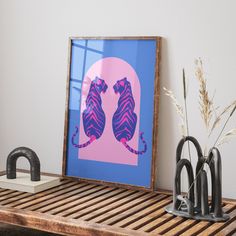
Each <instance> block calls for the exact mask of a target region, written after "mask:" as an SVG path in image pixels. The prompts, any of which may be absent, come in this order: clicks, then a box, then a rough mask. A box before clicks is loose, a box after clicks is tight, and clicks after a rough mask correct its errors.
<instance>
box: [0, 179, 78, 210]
mask: <svg viewBox="0 0 236 236" xmlns="http://www.w3.org/2000/svg"><path fill="white" fill-rule="evenodd" d="M74 185H76V183H73V182H69V181H67V182H65V183H64V182H63V184H61V185H58V186H56V187H53V188H50V189H48V190H45V191H42V192H39V193H36V194H31V193H30V194H29V193H25V194H24V195H22V196H21V197H19V198H18V199H17V200H16V201H14V200H13V201H12V200H11V199H9V201H7V202H6V203H5V202H4V204H3V205H6V206H7V207H14V206H16V205H18V204H19V203H20V204H22V203H26V202H30V201H32V200H35V199H37V198H40V197H43V196H46V195H48V194H52V193H55V192H58V191H60V190H62V189H64V188H67V187H70V186H74ZM0 203H1V202H0ZM1 204H2V203H1Z"/></svg>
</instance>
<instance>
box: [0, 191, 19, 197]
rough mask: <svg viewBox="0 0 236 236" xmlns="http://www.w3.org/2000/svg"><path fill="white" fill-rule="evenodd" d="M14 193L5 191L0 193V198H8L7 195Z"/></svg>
mask: <svg viewBox="0 0 236 236" xmlns="http://www.w3.org/2000/svg"><path fill="white" fill-rule="evenodd" d="M16 192H17V191H15V190H10V189H6V191H4V192H1V193H0V197H3V196H8V195H9V194H11V193H16Z"/></svg>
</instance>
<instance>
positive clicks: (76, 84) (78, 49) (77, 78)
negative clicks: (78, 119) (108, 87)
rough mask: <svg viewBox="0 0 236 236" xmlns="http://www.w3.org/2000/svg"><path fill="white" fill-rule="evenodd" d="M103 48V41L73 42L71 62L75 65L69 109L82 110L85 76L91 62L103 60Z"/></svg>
mask: <svg viewBox="0 0 236 236" xmlns="http://www.w3.org/2000/svg"><path fill="white" fill-rule="evenodd" d="M103 47H104V41H103V40H100V41H97V40H89V41H88V40H73V42H72V50H71V61H73V63H72V64H71V68H70V70H71V71H70V97H71V99H70V104H69V109H71V110H80V98H81V87H82V82H83V79H84V75H85V73H86V71H87V70H88V69H89V64H90V63H91V62H92V63H95V62H96V61H98V60H99V59H102V57H103ZM87 62H89V63H87ZM91 79H93V78H91ZM88 86H89V85H88Z"/></svg>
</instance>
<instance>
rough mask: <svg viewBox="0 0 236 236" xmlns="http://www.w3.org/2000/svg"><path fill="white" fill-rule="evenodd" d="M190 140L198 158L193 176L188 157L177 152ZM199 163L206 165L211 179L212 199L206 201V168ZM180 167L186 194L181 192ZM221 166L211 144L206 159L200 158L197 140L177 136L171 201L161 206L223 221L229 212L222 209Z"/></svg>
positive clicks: (179, 214)
mask: <svg viewBox="0 0 236 236" xmlns="http://www.w3.org/2000/svg"><path fill="white" fill-rule="evenodd" d="M187 141H189V142H191V143H193V145H194V147H195V148H196V151H197V155H198V162H197V165H196V170H195V178H196V181H194V174H193V167H192V165H191V163H190V161H189V160H187V159H181V154H182V150H183V146H184V144H185V142H187ZM203 165H208V166H209V168H210V172H211V182H212V200H211V203H208V182H207V172H206V171H205V170H204V169H203ZM183 167H185V168H186V169H187V175H188V182H189V192H188V195H187V196H186V197H183V196H182V195H181V172H182V170H183ZM221 169H222V166H221V156H220V152H219V150H218V149H217V148H216V147H213V148H212V149H211V150H210V152H209V155H208V157H207V159H204V157H203V154H202V149H201V147H200V145H199V143H198V141H197V140H196V139H195V138H194V137H191V136H187V137H185V138H183V139H181V140H180V142H179V144H178V147H177V150H176V172H175V181H174V191H173V203H172V204H170V205H168V206H167V207H166V208H165V209H166V211H167V212H169V213H171V214H173V215H176V216H182V217H186V218H191V219H196V220H208V221H213V222H217V221H226V220H228V219H229V215H227V214H224V213H223V211H222V182H221V180H222V170H221Z"/></svg>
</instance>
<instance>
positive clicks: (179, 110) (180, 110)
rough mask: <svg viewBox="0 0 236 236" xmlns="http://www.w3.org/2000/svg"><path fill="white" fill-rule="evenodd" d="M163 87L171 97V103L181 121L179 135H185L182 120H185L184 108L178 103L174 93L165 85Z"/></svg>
mask: <svg viewBox="0 0 236 236" xmlns="http://www.w3.org/2000/svg"><path fill="white" fill-rule="evenodd" d="M163 89H164V91H165V95H166V96H168V97H169V98H171V100H172V104H173V105H174V107H175V110H176V112H177V114H178V115H179V117H180V119H181V123H180V124H179V129H180V133H181V135H182V136H183V137H184V136H186V128H185V125H184V122H185V117H184V109H183V107H182V106H181V105H180V103H179V102H178V100H177V98H176V96H175V95H174V93H173V92H172V91H171V90H169V89H167V88H165V87H163Z"/></svg>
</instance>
